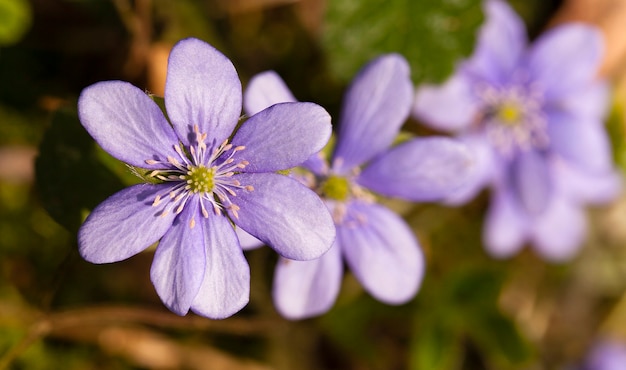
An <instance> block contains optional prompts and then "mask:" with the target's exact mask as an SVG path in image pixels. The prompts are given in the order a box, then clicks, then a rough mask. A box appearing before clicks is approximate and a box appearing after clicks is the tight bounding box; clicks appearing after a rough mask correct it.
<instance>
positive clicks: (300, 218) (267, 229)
mask: <svg viewBox="0 0 626 370" xmlns="http://www.w3.org/2000/svg"><path fill="white" fill-rule="evenodd" d="M235 176H236V178H237V180H239V181H240V182H241V184H242V185H252V186H254V191H251V192H248V191H240V192H239V193H238V194H237V197H236V198H233V199H231V200H232V201H233V202H234V203H235V204H236V205H237V206H239V207H240V209H239V210H238V217H236V216H234V215H233V214H232V212H231V218H232V219H233V221H234V222H235V224H236V225H237V226H239V227H241V228H242V229H244V230H246V231H247V232H249V233H250V234H252V235H254V236H255V237H257V238H259V239H260V240H261V241H263V242H264V243H265V244H267V245H268V246H270V247H272V248H273V249H275V250H276V251H277V252H278V253H279V254H280V255H282V256H283V257H285V258H289V259H294V260H310V259H313V258H318V257H319V256H321V255H322V254H324V253H325V252H326V251H327V250H328V249H329V248H330V246H331V245H332V243H333V241H334V239H335V225H334V224H333V221H332V218H331V216H330V212H329V211H328V209H327V208H326V205H325V204H324V203H323V202H322V200H321V199H320V198H319V197H318V196H317V195H316V194H315V193H314V192H313V191H311V190H310V189H308V188H307V187H305V186H304V185H302V184H300V183H299V182H298V181H296V180H294V179H291V178H289V177H287V176H283V175H277V174H273V173H258V174H243V173H242V174H239V175H235Z"/></svg>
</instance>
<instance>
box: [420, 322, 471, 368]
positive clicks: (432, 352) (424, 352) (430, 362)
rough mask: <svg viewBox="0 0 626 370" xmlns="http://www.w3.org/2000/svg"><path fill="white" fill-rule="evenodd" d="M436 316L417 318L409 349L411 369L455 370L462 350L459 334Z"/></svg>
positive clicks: (459, 361)
mask: <svg viewBox="0 0 626 370" xmlns="http://www.w3.org/2000/svg"><path fill="white" fill-rule="evenodd" d="M438 316H439V315H436V311H431V314H430V315H429V314H427V315H423V316H421V317H419V323H420V324H419V325H418V326H417V327H416V329H415V336H414V338H413V345H412V348H411V366H410V367H411V369H415V370H448V369H457V368H458V367H459V364H460V363H461V356H462V354H463V349H462V347H461V343H460V342H461V338H460V336H459V333H458V332H457V331H455V330H454V329H453V328H451V327H449V326H448V325H446V324H445V322H443V321H442V320H441V317H438Z"/></svg>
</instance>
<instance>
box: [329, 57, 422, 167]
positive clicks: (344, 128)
mask: <svg viewBox="0 0 626 370" xmlns="http://www.w3.org/2000/svg"><path fill="white" fill-rule="evenodd" d="M412 101H413V85H412V82H411V78H410V71H409V65H408V63H407V62H406V60H405V59H404V58H403V57H402V56H400V55H398V54H388V55H385V56H382V57H379V58H376V59H375V60H373V61H372V62H370V63H369V64H368V65H367V66H365V67H364V68H363V69H362V70H361V72H360V73H359V74H358V75H357V77H356V78H355V79H354V81H353V82H352V85H351V86H350V87H349V89H348V92H347V93H346V95H345V97H344V103H343V108H342V113H341V119H340V125H339V135H338V141H337V146H336V148H335V153H334V159H335V160H337V161H339V163H337V164H336V167H335V168H334V169H335V170H336V171H338V172H339V173H342V172H346V171H349V170H351V169H352V168H354V167H355V166H358V165H360V164H362V163H365V162H367V161H368V160H370V159H371V158H372V157H374V156H375V155H376V154H378V153H380V152H381V151H383V150H384V149H386V148H388V147H389V146H390V145H391V143H392V142H393V140H394V139H395V137H396V135H397V134H398V131H399V130H400V127H401V126H402V124H403V123H404V121H405V120H406V119H407V118H408V115H409V111H410V109H411V104H412Z"/></svg>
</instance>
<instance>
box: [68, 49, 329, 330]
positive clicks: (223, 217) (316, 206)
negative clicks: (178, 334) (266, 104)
mask: <svg viewBox="0 0 626 370" xmlns="http://www.w3.org/2000/svg"><path fill="white" fill-rule="evenodd" d="M165 107H166V110H167V116H168V117H169V122H168V120H167V119H166V117H165V115H164V114H163V112H162V111H161V109H160V108H159V106H158V105H157V104H156V103H155V102H154V101H153V100H152V99H151V98H150V97H149V96H148V95H147V94H145V93H144V92H143V91H141V90H140V89H138V88H137V87H135V86H133V85H131V84H129V83H127V82H122V81H105V82H99V83H96V84H94V85H91V86H89V87H87V88H85V89H84V90H83V92H82V93H81V95H80V98H79V102H78V110H79V118H80V121H81V122H82V124H83V126H84V127H85V129H86V130H87V131H88V132H89V133H90V134H91V136H92V137H93V138H94V139H95V140H96V142H98V144H100V146H101V147H102V148H103V149H104V150H106V151H107V152H109V153H110V154H111V155H113V156H114V157H116V158H117V159H119V160H121V161H123V162H126V163H127V164H129V165H131V166H135V167H140V168H144V169H146V171H147V173H148V175H149V176H151V177H152V178H154V179H155V180H157V183H144V184H138V185H134V186H131V187H128V188H126V189H124V190H122V191H120V192H118V193H116V194H114V195H113V196H111V197H110V198H108V199H106V200H105V201H104V202H102V203H101V204H100V205H99V206H98V207H96V208H95V209H94V210H93V212H92V213H91V214H90V215H89V217H88V218H87V220H86V221H85V223H84V224H83V225H82V227H81V229H80V231H79V235H78V242H79V249H80V253H81V255H82V256H83V257H84V258H85V259H86V260H88V261H90V262H93V263H109V262H116V261H120V260H124V259H126V258H129V257H131V256H133V255H135V254H137V253H139V252H140V251H142V250H144V249H145V248H147V247H149V246H150V245H152V244H153V243H155V242H157V241H159V240H160V242H159V244H158V246H157V248H156V252H155V255H154V261H153V263H152V268H151V271H150V276H151V280H152V282H153V284H154V286H155V289H156V291H157V293H158V295H159V296H160V298H161V300H162V301H163V302H164V304H165V305H166V306H167V307H168V308H169V309H170V310H172V311H173V312H175V313H176V314H179V315H185V314H186V313H187V312H188V311H189V310H190V309H191V310H192V311H194V312H196V313H197V314H200V315H203V316H207V317H210V318H224V317H227V316H230V315H232V314H234V313H235V312H237V311H238V310H240V309H241V308H242V307H243V306H244V305H245V304H246V303H247V302H248V299H249V289H250V281H249V280H250V272H249V266H248V264H247V262H246V260H245V257H244V255H243V252H242V249H241V247H240V245H239V241H238V238H237V236H236V234H235V231H234V227H233V226H232V224H231V222H233V223H234V224H235V225H237V226H238V227H241V228H242V229H244V230H246V231H248V232H249V233H250V234H252V235H254V236H256V237H257V238H259V239H260V240H262V241H263V242H264V243H266V244H268V245H270V246H271V247H273V248H274V249H276V251H277V252H278V253H279V254H281V255H283V256H285V257H287V258H291V259H297V260H306V259H312V258H317V257H319V256H320V255H322V254H323V253H325V252H326V251H327V250H328V248H329V247H330V246H331V244H332V242H333V240H334V238H335V229H334V226H333V222H332V218H331V215H330V214H329V212H328V210H327V208H326V207H325V205H324V203H323V202H322V201H321V200H320V199H319V197H318V196H317V195H316V194H315V193H314V192H312V191H311V190H310V189H308V188H307V187H305V186H303V185H302V184H301V183H299V182H298V181H296V180H294V179H292V178H289V177H287V176H284V175H280V174H277V173H274V172H276V171H279V170H285V169H289V168H291V167H294V166H297V165H299V164H300V163H302V162H303V161H305V160H306V159H307V158H308V157H309V156H310V155H311V154H313V153H315V152H317V151H319V150H320V149H321V148H323V147H324V145H325V144H326V142H327V141H328V139H329V137H330V134H331V125H330V116H329V115H328V113H327V112H326V111H325V110H324V109H323V108H321V107H319V106H318V105H315V104H312V103H285V104H277V105H274V106H272V107H271V108H268V109H266V110H263V111H260V112H258V114H256V115H254V116H252V117H250V118H249V119H248V120H247V121H246V122H244V123H243V124H242V125H241V127H240V128H239V129H238V130H237V131H236V132H235V133H234V135H232V133H233V130H234V129H235V127H236V125H237V124H238V121H239V118H240V116H241V108H242V91H241V83H240V81H239V77H238V76H237V72H236V71H235V68H234V67H233V65H232V63H231V62H230V60H228V59H227V58H226V57H225V56H224V55H223V54H221V53H220V52H219V51H217V50H215V49H214V48H213V47H211V46H210V45H208V44H206V43H205V42H203V41H200V40H198V39H193V38H189V39H184V40H182V41H180V42H178V43H177V44H176V45H175V46H174V48H173V49H172V51H171V53H170V56H169V62H168V70H167V79H166V86H165ZM231 135H232V139H231Z"/></svg>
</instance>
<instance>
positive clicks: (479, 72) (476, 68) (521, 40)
mask: <svg viewBox="0 0 626 370" xmlns="http://www.w3.org/2000/svg"><path fill="white" fill-rule="evenodd" d="M484 11H485V17H486V22H485V23H484V24H483V26H482V27H481V30H480V34H479V36H478V41H477V45H478V46H477V47H476V50H475V51H474V54H473V55H472V57H471V59H470V60H469V61H468V62H467V63H466V64H465V65H464V68H466V70H467V71H468V72H469V73H470V74H472V75H474V76H475V77H477V78H480V79H483V80H486V81H487V82H489V83H491V84H499V83H501V82H502V81H507V80H508V79H509V78H510V75H511V73H512V72H513V71H514V70H515V69H516V67H517V65H518V62H519V60H520V57H521V56H522V54H523V52H524V50H525V48H526V44H527V36H526V27H525V26H524V23H523V21H522V19H521V18H520V17H519V16H518V15H517V14H515V11H513V9H511V7H510V6H509V5H508V4H507V3H506V2H505V1H496V0H490V1H486V2H485V7H484Z"/></svg>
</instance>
